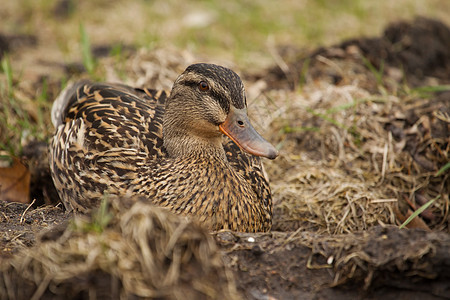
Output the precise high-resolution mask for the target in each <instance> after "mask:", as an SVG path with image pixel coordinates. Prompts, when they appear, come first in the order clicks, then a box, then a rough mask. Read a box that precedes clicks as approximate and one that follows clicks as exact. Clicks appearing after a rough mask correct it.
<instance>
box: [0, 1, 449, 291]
mask: <svg viewBox="0 0 450 300" xmlns="http://www.w3.org/2000/svg"><path fill="white" fill-rule="evenodd" d="M449 12H450V2H449V1H447V0H429V1H425V0H424V1H406V0H402V1H376V0H370V1H369V0H367V1H350V0H345V1H293V0H292V1H269V0H262V1H258V2H256V1H237V0H232V1H227V2H221V1H191V2H186V1H173V0H172V1H171V0H169V1H160V0H155V1H144V0H142V1H124V0H117V1H106V0H101V1H75V0H73V1H68V0H59V1H56V0H37V1H31V0H27V1H8V2H7V3H4V4H3V6H2V10H1V11H0V25H1V26H0V28H1V30H2V31H0V50H1V52H0V56H1V57H0V59H1V71H2V72H0V150H1V151H4V152H2V153H0V159H1V158H2V157H1V155H4V154H5V153H6V154H8V153H9V154H13V155H14V156H17V157H22V155H23V156H27V154H26V153H27V152H28V153H29V152H30V151H31V153H32V155H31V156H34V157H35V158H36V157H37V159H38V162H35V163H33V162H28V166H30V172H31V173H32V174H31V181H32V185H33V178H34V179H36V178H37V179H38V180H37V181H34V185H35V186H38V188H40V190H42V191H43V192H42V194H41V195H38V196H33V195H32V197H38V198H39V197H40V198H46V199H47V198H50V200H53V201H55V199H56V198H57V196H55V195H54V194H53V196H52V194H51V193H50V192H51V189H50V188H48V189H47V187H48V186H47V185H51V179H50V176H49V174H48V163H47V162H46V158H45V154H46V153H47V150H46V149H47V148H46V147H47V145H46V143H47V141H48V139H49V137H50V136H51V134H52V132H53V126H52V125H51V122H50V117H49V116H50V108H51V105H52V102H53V100H54V99H55V97H56V95H57V94H58V93H59V92H60V90H61V88H62V87H63V86H64V85H65V84H66V82H67V81H69V80H73V79H77V78H80V77H88V78H92V79H94V80H107V81H117V80H119V81H123V82H125V83H129V84H132V85H137V86H142V85H145V86H148V87H152V88H153V87H154V88H166V89H168V88H170V86H171V84H172V83H173V80H174V79H175V77H176V76H177V74H179V72H180V71H181V70H183V69H184V68H185V67H186V65H187V64H189V63H192V62H194V61H199V60H202V61H208V62H214V63H218V64H224V65H226V66H229V67H231V68H233V69H234V70H236V71H237V72H238V73H239V74H241V75H242V77H243V79H244V81H245V85H246V89H247V95H248V101H249V113H250V118H251V120H252V122H253V123H254V125H255V127H256V128H257V129H258V130H259V131H260V132H261V133H262V134H263V135H264V136H265V137H267V138H268V139H269V140H270V141H271V142H272V143H274V144H275V145H276V146H277V147H278V148H279V149H280V157H278V158H277V159H276V160H274V161H270V162H269V161H265V162H264V163H265V166H266V170H267V172H268V174H269V176H270V179H271V188H272V193H273V200H274V226H273V232H272V233H269V234H267V235H264V234H263V235H258V234H256V235H252V236H251V237H250V238H252V242H250V241H251V239H250V238H248V236H245V235H238V234H232V233H224V235H223V240H222V237H221V235H220V234H219V235H218V236H216V239H217V238H218V240H219V242H220V243H222V246H224V245H225V248H227V247H228V250H227V251H226V257H227V258H228V260H226V261H227V264H228V265H227V266H228V267H229V268H231V269H232V270H233V271H234V272H235V275H236V276H238V280H237V281H236V282H237V283H238V288H239V290H240V292H243V293H244V294H246V295H247V297H248V298H249V299H253V298H255V299H261V298H263V297H265V296H267V297H268V298H270V297H271V295H274V297H275V298H277V297H278V299H284V298H289V297H295V296H294V295H296V296H298V297H299V298H308V295H309V297H311V298H312V297H314V296H315V297H316V298H317V297H319V298H324V299H339V298H336V297H335V296H336V294H334V293H335V291H332V292H331V294H329V295H328V294H327V295H328V296H323V297H320V296H317V295H319V294H318V293H317V291H320V290H321V289H322V288H323V287H324V286H325V285H326V286H328V285H329V284H330V280H332V281H333V282H334V284H342V283H343V282H344V281H346V280H347V279H349V280H350V279H351V278H359V279H358V280H359V281H356V285H355V286H356V287H355V289H353V292H354V293H357V294H358V295H359V296H361V292H362V290H361V287H362V286H364V288H366V287H368V286H369V285H371V282H372V281H373V282H375V281H377V280H380V279H383V278H384V277H386V276H385V274H388V275H390V274H392V273H393V272H394V273H395V272H397V273H398V276H399V278H401V279H402V280H405V282H407V283H408V284H411V286H410V287H409V289H410V290H411V291H413V292H411V293H414V291H415V289H416V288H417V287H419V288H420V285H419V286H418V285H417V284H415V281H414V278H415V279H417V277H414V278H413V279H411V278H410V277H408V276H409V275H408V276H405V274H413V275H412V276H416V275H417V274H419V275H417V276H418V277H420V276H422V275H423V274H425V275H423V277H426V278H431V277H432V276H435V277H434V278H437V279H439V278H440V279H439V280H440V281H439V280H438V281H437V282H438V283H439V282H442V283H443V284H444V285H445V284H446V285H448V284H447V282H448V280H447V277H445V276H446V275H445V274H446V273H448V272H445V265H443V267H442V269H443V270H442V272H441V270H440V268H435V267H432V268H430V269H431V271H433V272H437V273H436V274H434V273H433V274H431V275H430V274H428V273H426V272H425V273H424V272H422V271H423V270H422V269H420V268H422V267H423V268H428V265H427V263H426V261H425V262H424V261H423V259H425V260H426V259H430V258H433V257H435V256H434V254H435V253H444V254H446V253H448V251H447V250H446V249H448V232H450V226H449V207H450V206H449V198H448V189H449V186H448V178H449V173H448V169H445V167H443V166H447V168H448V160H449V159H448V157H449V156H448V153H449V148H448V145H449V136H448V124H449V122H450V120H449V113H450V111H449V107H448V104H447V103H448V96H446V95H447V94H445V91H447V93H448V90H449V87H448V84H449V81H448V78H449V77H448V76H447V77H445V74H446V73H445V72H444V76H442V77H439V76H438V75H439V74H437V73H433V74H431V73H430V74H431V75H430V74H428V75H426V76H423V74H424V72H425V71H427V70H426V69H425V68H423V69H420V68H419V69H420V71H423V72H418V73H420V74H416V72H415V70H416V69H417V68H416V69H414V71H411V72H408V70H407V69H403V66H405V67H406V65H407V64H404V65H403V66H401V65H400V66H399V65H398V64H396V62H395V61H389V60H387V59H384V58H381V54H383V51H388V50H389V51H390V53H391V54H393V56H396V55H397V54H398V53H400V52H402V53H401V54H405V53H407V54H408V55H411V53H412V54H414V51H412V52H411V51H409V52H408V51H407V50H408V48H414V47H410V46H411V45H408V42H410V40H408V38H412V40H413V43H417V44H418V45H419V47H416V48H415V49H416V50H417V48H420V47H421V46H420V45H422V44H423V45H425V44H426V43H423V42H417V40H416V39H415V38H416V35H414V34H410V35H407V34H406V33H405V32H406V31H407V30H406V29H405V28H403V29H404V30H403V32H402V31H401V30H399V31H400V34H399V35H400V36H402V37H408V38H404V39H403V40H401V41H399V42H398V43H396V44H394V45H388V46H389V47H390V48H389V47H387V48H383V47H384V46H386V45H382V43H380V42H379V40H378V42H377V43H374V44H370V41H369V42H368V41H364V40H362V39H360V40H358V41H356V42H355V43H354V44H349V45H347V46H342V47H327V48H326V49H323V51H322V52H316V51H314V54H312V53H313V52H312V51H311V50H315V49H317V48H318V47H320V46H329V45H333V44H339V43H341V42H342V41H343V40H344V39H347V38H357V37H360V36H378V37H380V36H381V35H382V31H383V30H384V28H385V27H386V25H387V24H388V23H389V22H392V21H398V20H400V19H412V18H413V16H415V15H426V16H429V17H433V18H437V19H440V20H442V21H444V22H447V25H448V24H449V23H448V22H449V21H448V15H449ZM418 22H420V20H418V21H417V23H418ZM425 23H426V22H425ZM434 25H436V24H434ZM427 26H431V25H423V26H422V27H421V28H422V29H423V28H425V29H426V27H427ZM399 27H401V26H399ZM406 27H407V26H406ZM419 27H420V26H419ZM442 27H444V28H445V26H442ZM442 27H431V28H433V29H436V28H438V29H439V28H441V29H442ZM445 29H446V28H445ZM444 31H445V30H444ZM437 32H438V30H434V32H431V33H430V32H425V34H424V32H423V31H422V32H421V34H417V36H418V37H419V36H421V37H425V38H430V37H432V39H434V40H433V41H438V42H437V43H435V44H434V45H436V44H437V45H438V46H437V48H439V45H441V44H440V42H441V40H440V37H439V34H438V33H437ZM405 39H406V40H405ZM441 39H442V38H441ZM358 43H360V44H358ZM364 43H368V44H364ZM367 45H369V46H367ZM405 45H406V46H405ZM396 46H397V47H398V48H397V47H396ZM408 46H409V47H408ZM413 46H414V45H413ZM424 48H427V49H428V48H430V49H431V48H433V47H424ZM443 48H444V50H442V47H440V49H438V50H436V49H435V48H433V49H432V50H430V51H431V52H432V53H443V52H444V53H445V55H447V54H446V53H447V52H445V50H446V49H445V48H446V47H443ZM363 49H365V50H363ZM372 50H373V52H372ZM364 51H365V52H364ZM433 51H437V52H433ZM439 51H441V52H439ZM422 56H423V57H420V56H419V57H418V58H419V59H417V62H418V63H424V66H425V67H429V66H431V67H434V68H435V69H436V70H438V69H439V67H440V66H441V65H442V64H441V65H439V64H434V63H433V62H434V60H433V55H430V56H431V59H430V60H431V62H432V63H430V62H429V61H428V60H427V59H428V57H425V56H426V55H422ZM435 56H436V55H435ZM437 56H439V55H437ZM445 57H447V56H445ZM409 61H411V62H412V59H411V60H409ZM409 61H408V62H409ZM441 67H442V66H441ZM444 68H445V67H444ZM436 70H434V69H433V70H432V71H436ZM446 70H448V69H446ZM428 71H429V70H428ZM438 71H439V70H438ZM440 71H442V70H440ZM444 71H445V70H444ZM445 85H447V86H445ZM423 86H425V87H426V88H425V89H424V88H415V87H423ZM445 97H447V98H445ZM446 101H447V102H446ZM446 130H447V131H446ZM33 140H34V141H36V140H37V141H38V142H39V141H40V142H41V143H37V144H36V143H30V141H33ZM30 145H31V146H30ZM28 155H29V154H28ZM0 161H1V160H0ZM33 168H34V169H35V171H33V170H32V169H33ZM439 169H440V171H439ZM36 170H37V171H36ZM42 170H44V171H45V170H47V173H45V172H42ZM39 180H41V181H39ZM53 192H54V191H53ZM47 203H48V202H47ZM427 203H428V204H430V207H429V208H428V210H426V211H424V212H423V213H422V216H421V217H420V218H415V219H416V220H419V221H420V222H419V224H417V223H416V224H413V225H412V226H410V227H419V228H422V229H423V230H425V231H433V232H432V233H429V235H424V232H425V231H422V230H417V231H415V230H399V229H398V226H399V225H400V224H401V223H402V222H404V221H405V220H406V219H407V218H408V217H409V216H411V215H413V214H414V211H416V213H417V212H418V211H419V209H418V208H419V207H420V206H422V205H424V204H427ZM2 205H3V206H2V209H0V211H2V212H3V213H2V214H1V215H0V218H1V222H0V225H1V226H3V227H2V228H3V230H0V231H2V232H4V234H3V235H2V238H1V239H0V248H1V250H2V251H3V252H4V253H6V255H10V254H14V253H16V252H17V251H19V249H22V248H26V247H24V246H30V245H33V244H35V234H36V232H39V231H42V230H43V228H46V227H48V226H50V225H51V224H58V223H60V222H62V221H63V220H65V219H67V218H68V216H67V215H66V214H65V213H64V211H63V210H62V209H61V208H60V207H58V206H56V207H54V206H47V207H40V208H36V209H34V208H33V207H31V206H30V207H28V206H27V205H17V204H15V203H5V202H2ZM122 211H123V212H124V213H126V212H127V210H122ZM54 215H56V217H55V216H54ZM132 219H133V218H132ZM144 219H145V218H144ZM117 220H118V219H117ZM117 220H116V221H117ZM379 225H383V226H379ZM384 225H388V226H387V227H384ZM139 228H141V227H139ZM142 228H145V227H142ZM385 228H388V229H386V231H384V230H385ZM389 228H390V229H389ZM68 230H71V228H69V229H68ZM111 232H112V235H111V236H112V237H114V238H115V237H116V236H117V235H116V234H117V230H116V229H114V228H113V229H112V231H111ZM355 232H357V233H355ZM389 232H391V233H392V234H393V235H394V237H392V236H391V235H390V234H389ZM435 232H439V233H440V234H442V236H434V235H433V234H434V233H435ZM92 233H94V235H95V234H97V233H96V232H95V230H92ZM366 233H367V236H366ZM83 234H84V233H83ZM99 234H100V235H101V233H99ZM227 235H228V236H227ZM386 235H389V236H390V237H389V238H386ZM397 235H398V236H397ZM123 236H124V237H125V238H127V237H128V235H127V234H124V235H123ZM364 236H365V237H364ZM395 236H397V237H395ZM414 236H418V237H420V241H421V242H411V241H412V240H414V239H413V238H414ZM85 238H86V236H80V241H83V240H84V239H85ZM87 238H88V236H87ZM136 240H140V239H136ZM255 240H256V242H255ZM383 242H384V243H383ZM2 243H3V244H2ZM58 243H59V242H58ZM58 243H56V244H54V245H55V246H57V247H59V244H58ZM390 243H394V244H395V245H396V246H398V248H399V249H398V251H397V249H396V248H393V247H392V244H390ZM106 244H111V245H119V246H121V245H122V244H121V243H119V244H115V243H109V242H108V243H106ZM413 244H414V245H415V246H417V247H415V248H414V247H412V246H411V245H413ZM81 245H83V243H81ZM124 245H126V243H124ZM330 245H331V248H330ZM380 245H381V246H380ZM419 246H420V247H419ZM422 246H423V249H422V248H421V247H422ZM63 247H64V251H65V250H66V248H65V247H66V244H64V246H63ZM374 247H380V248H374ZM417 248H421V249H417ZM42 249H44V248H42ZM87 249H88V251H87V252H86V253H90V250H91V249H90V248H89V247H88V248H87ZM200 249H201V248H200ZM342 249H345V250H346V251H347V250H348V251H347V253H346V252H345V251H344V252H342ZM373 249H376V250H373ZM392 249H395V250H392ZM436 249H438V250H436ZM439 249H441V250H439ZM442 249H443V250H442ZM25 250H26V249H25ZM44 250H45V249H44ZM410 250H411V253H404V252H402V251H406V252H408V251H410ZM20 251H22V250H20ZM30 251H33V250H30ZM76 251H77V249H75V252H76ZM394 252H395V253H396V255H397V256H396V257H397V258H392V259H391V260H389V258H390V256H389V255H388V254H389V253H394ZM412 252H414V253H412ZM432 252H433V253H432ZM23 253H25V254H24V255H25V257H27V255H28V254H26V252H23ZM36 253H39V252H36ZM43 253H48V251H46V250H45V251H43ZM374 253H376V254H377V255H378V256H379V259H380V260H381V261H382V263H380V262H379V260H378V258H377V257H374ZM428 254H430V255H428ZM38 256H39V258H40V256H41V255H38ZM77 257H79V258H81V259H82V260H83V261H88V260H86V259H84V257H83V256H77ZM100 257H102V256H100ZM120 257H122V258H123V257H127V256H126V255H120ZM369 258H370V259H369ZM375 258H376V259H375ZM385 258H386V259H387V261H386V260H384V259H385ZM439 258H440V259H444V261H447V262H448V259H447V260H445V259H446V257H445V256H439ZM44 259H45V257H44ZM18 260H19V261H20V257H19V258H18ZM410 262H418V263H417V264H412V265H411V263H410ZM261 263H262V264H261ZM139 264H140V265H145V264H143V263H141V262H139ZM264 264H265V265H264ZM416 265H418V266H419V267H418V268H417V266H416ZM435 265H441V261H439V260H437V261H434V263H433V264H432V266H435ZM58 266H64V265H62V264H58ZM111 266H112V267H111V268H112V269H111V270H112V271H114V264H112V265H111ZM255 266H257V268H256V267H255ZM374 266H377V267H374ZM403 266H406V269H404V268H403ZM107 267H108V268H109V265H108V266H107ZM255 268H256V269H255ZM373 268H375V269H373ZM408 268H411V269H408ZM313 269H317V271H320V272H322V271H323V272H322V273H321V275H320V276H319V277H317V276H318V275H317V273H313V272H312V270H313ZM342 269H345V270H344V271H345V272H344V271H342ZM447 269H448V268H447ZM36 270H38V269H36ZM339 270H341V271H339ZM374 270H375V271H374ZM393 270H394V271H393ZM405 270H410V271H408V272H405ZM428 271H430V270H428ZM107 272H110V270H109V269H108V271H107ZM255 272H256V273H255ZM355 272H356V273H355ZM19 274H21V272H19ZM87 274H91V273H89V272H88V273H87ZM255 274H256V275H257V276H254V275H255ZM311 274H316V275H317V276H316V275H311ZM330 274H331V275H330ZM333 274H334V275H333ZM355 274H356V275H355ZM440 274H441V275H440ZM442 274H444V275H445V276H444V275H442ZM250 275H251V276H250ZM354 275H355V276H354ZM333 276H334V279H333ZM439 276H441V277H439ZM74 278H76V280H75V281H76V282H81V283H83V282H84V281H82V280H78V277H74ZM361 278H362V279H361ZM386 278H388V277H386ZM419 279H420V278H419ZM386 280H387V281H388V283H387V285H388V286H390V284H391V282H389V279H386ZM312 281H313V284H312V283H311V282H312ZM12 282H19V283H20V281H12ZM314 282H315V284H314ZM37 284H40V281H38V282H37ZM69 286H72V284H71V283H69ZM402 286H403V285H402V284H399V285H398V288H399V290H400V292H402V291H401V287H402ZM424 286H426V288H424V297H425V296H429V291H431V290H433V288H432V287H430V286H429V285H428V284H424ZM395 288H397V286H395V284H394V289H395ZM18 290H19V291H20V290H21V288H20V286H18ZM350 290H352V289H349V291H350ZM375 290H376V291H378V290H379V291H381V294H380V295H383V293H384V290H383V289H375ZM436 290H439V289H438V288H436ZM42 291H43V290H41V292H42ZM0 292H1V286H0ZM363 292H366V290H364V291H363ZM283 293H286V294H283ZM305 293H306V294H305ZM0 294H1V293H0ZM62 295H64V293H62ZM305 295H307V296H305ZM352 295H353V296H355V297H356V294H352ZM416 296H417V295H416ZM355 297H350V296H349V295H346V294H342V298H343V299H349V298H355ZM417 297H420V295H419V296H417ZM0 298H1V297H0ZM374 298H377V297H376V296H374ZM378 298H383V296H379V297H378Z"/></svg>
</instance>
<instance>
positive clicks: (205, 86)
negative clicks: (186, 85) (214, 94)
mask: <svg viewBox="0 0 450 300" xmlns="http://www.w3.org/2000/svg"><path fill="white" fill-rule="evenodd" d="M198 89H199V90H200V91H202V92H206V91H207V90H209V85H208V83H206V82H205V81H200V83H199V84H198Z"/></svg>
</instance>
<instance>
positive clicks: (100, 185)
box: [50, 64, 278, 232]
mask: <svg viewBox="0 0 450 300" xmlns="http://www.w3.org/2000/svg"><path fill="white" fill-rule="evenodd" d="M246 106H247V104H246V98H245V92H244V87H243V84H242V81H241V79H240V78H239V76H238V75H237V74H236V73H234V72H233V71H231V70H229V69H227V68H224V67H220V66H216V65H211V64H195V65H191V66H189V67H188V68H187V69H186V70H185V71H184V72H183V73H182V74H181V75H180V76H179V77H178V78H177V80H176V81H175V83H174V85H173V88H172V91H171V93H170V96H168V95H167V94H166V93H165V92H162V91H159V92H158V91H154V90H147V89H144V90H141V89H134V88H131V87H128V86H124V85H113V84H100V83H90V82H86V81H84V82H78V83H77V84H75V85H73V86H71V87H69V88H67V89H66V90H65V91H63V92H62V93H61V95H60V96H59V97H58V99H57V100H56V101H55V103H54V105H53V109H52V121H53V123H54V125H55V127H56V133H55V135H54V137H53V140H52V143H51V146H50V167H51V170H52V176H53V181H54V183H55V185H56V187H57V189H58V191H59V194H60V197H61V199H62V201H63V203H64V205H65V207H66V208H67V209H68V210H76V211H81V212H85V211H87V210H89V209H90V208H92V207H95V206H97V205H98V204H99V202H100V200H101V199H102V197H104V195H108V194H117V195H129V196H133V195H139V196H145V198H146V199H148V201H150V202H152V203H155V204H157V205H161V206H164V207H168V208H169V209H170V210H172V211H173V212H175V213H180V214H191V215H195V216H196V217H197V218H198V219H199V220H200V221H201V222H203V223H205V224H206V225H207V226H208V227H209V228H211V229H213V230H219V229H231V230H236V231H250V232H252V231H268V230H270V227H271V223H272V197H271V194H270V189H269V185H268V182H267V180H266V179H265V177H264V172H263V169H262V165H261V161H260V159H259V157H257V156H255V155H258V156H264V157H268V158H271V159H273V158H275V157H276V156H277V154H278V153H277V151H276V150H275V149H274V148H273V146H272V145H270V144H269V143H268V142H266V141H265V140H264V139H263V138H262V137H261V136H260V135H259V134H258V133H257V132H256V131H255V130H254V128H253V127H252V126H251V124H250V122H249V120H248V118H247V114H246ZM224 134H225V135H227V136H228V137H229V138H230V139H232V140H233V141H234V142H233V141H230V139H229V138H227V137H224ZM236 144H237V145H239V147H241V148H242V149H244V150H245V151H246V152H244V151H242V150H241V149H240V148H239V147H238V146H236ZM247 152H248V153H247ZM249 153H251V154H249Z"/></svg>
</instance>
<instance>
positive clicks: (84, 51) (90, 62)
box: [80, 24, 96, 75]
mask: <svg viewBox="0 0 450 300" xmlns="http://www.w3.org/2000/svg"><path fill="white" fill-rule="evenodd" d="M80 36H81V55H82V56H83V65H84V67H85V68H86V70H87V71H88V73H89V74H91V75H92V74H93V72H94V69H95V66H96V63H95V59H94V57H93V56H92V51H91V42H90V40H89V35H88V34H87V32H86V29H85V28H84V25H83V24H80Z"/></svg>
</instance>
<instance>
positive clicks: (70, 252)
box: [0, 199, 238, 299]
mask: <svg viewBox="0 0 450 300" xmlns="http://www.w3.org/2000/svg"><path fill="white" fill-rule="evenodd" d="M42 240H43V241H42V242H40V243H39V244H38V245H37V247H34V248H32V249H27V248H24V249H22V250H21V251H20V252H19V253H18V254H17V255H16V256H15V257H14V259H13V260H9V261H7V262H6V263H4V264H2V270H1V273H0V274H1V276H0V277H1V278H2V280H0V298H2V299H6V298H9V299H41V298H43V299H46V298H52V299H55V297H56V298H58V299H63V298H64V299H67V298H73V297H83V298H87V297H89V298H92V297H93V298H104V297H110V298H115V299H119V298H120V299H129V298H130V297H132V298H133V297H136V298H164V299H186V298H188V299H236V298H238V296H237V292H236V288H235V285H234V281H233V278H232V275H231V273H230V271H228V270H227V269H226V268H225V266H224V264H223V262H222V257H221V255H220V253H219V252H218V249H217V246H216V244H215V242H214V239H213V238H212V237H211V236H210V235H209V233H208V232H207V231H205V230H203V229H202V228H201V227H200V226H199V225H197V224H195V223H194V222H192V221H189V220H188V219H186V218H180V217H177V216H174V215H172V214H170V213H168V212H167V211H165V210H164V209H160V208H156V207H152V206H149V205H148V204H145V203H143V202H137V203H135V204H132V203H131V202H130V201H126V199H113V200H112V207H111V208H110V209H105V210H103V211H101V212H100V213H97V214H94V215H93V216H92V217H91V218H90V219H86V218H82V217H76V218H75V219H74V221H73V223H71V224H69V225H67V224H66V226H65V228H59V230H55V229H54V230H53V231H50V232H48V233H47V234H46V235H44V237H43V238H42Z"/></svg>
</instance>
